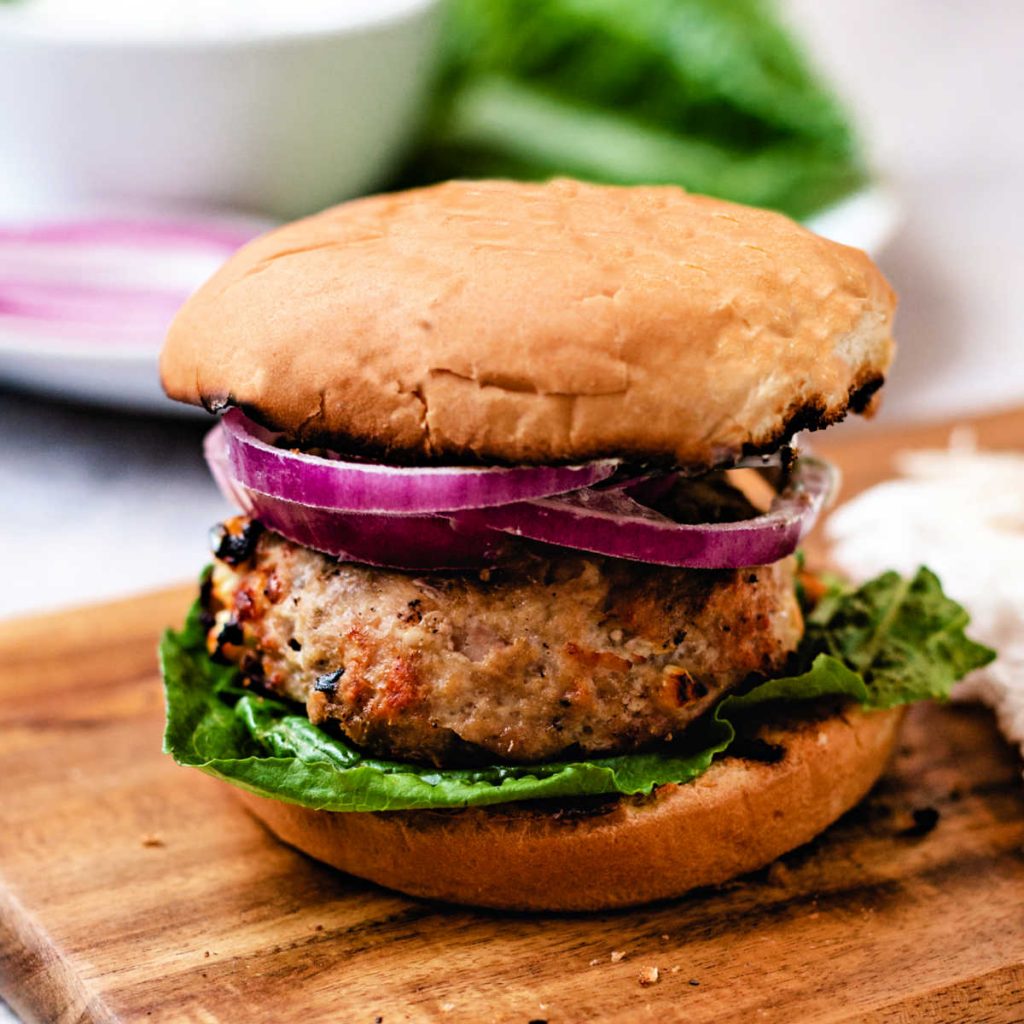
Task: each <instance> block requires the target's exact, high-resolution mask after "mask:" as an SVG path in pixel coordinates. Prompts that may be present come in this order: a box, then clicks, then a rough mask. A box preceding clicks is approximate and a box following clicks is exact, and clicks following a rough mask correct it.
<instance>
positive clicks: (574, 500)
mask: <svg viewBox="0 0 1024 1024" xmlns="http://www.w3.org/2000/svg"><path fill="white" fill-rule="evenodd" d="M834 482H835V473H834V470H833V469H832V467H831V466H829V465H828V463H825V462H822V461H820V460H818V459H811V458H802V459H799V460H798V461H797V462H796V464H795V466H794V469H793V475H792V477H791V480H790V484H789V486H788V487H787V488H786V490H785V491H784V492H783V493H782V494H780V495H779V496H778V497H777V498H776V500H775V501H774V502H772V507H771V509H770V510H769V511H768V512H766V513H765V514H764V515H760V516H757V517H756V518H754V519H745V520H741V521H740V522H735V523H702V524H699V525H690V524H681V523H676V522H673V521H672V520H671V519H669V518H667V517H666V516H663V515H662V514H661V513H660V512H656V511H655V510H654V509H651V508H648V507H647V506H646V505H642V504H640V503H639V502H638V501H635V500H634V499H633V498H632V497H630V496H629V495H628V494H627V493H625V492H623V491H622V490H598V489H594V488H587V489H584V490H579V491H573V492H572V493H571V494H563V495H559V496H557V497H554V498H544V499H541V500H538V501H526V502H516V503H515V504H511V505H505V506H502V507H501V508H494V509H482V510H478V511H475V512H466V513H461V514H460V515H459V520H460V522H462V523H463V524H465V525H474V526H491V527H493V528H494V529H496V530H502V531H504V532H506V533H510V534H513V535H515V536H518V537H527V538H529V539H531V540H538V541H544V542H545V543H548V544H557V545H559V546H561V547H569V548H577V549H580V550H583V551H593V552H595V553H597V554H602V555H610V556H612V557H614V558H625V559H629V560H631V561H637V562H647V563H650V564H653V565H671V566H677V567H682V568H690V569H738V568H742V567H744V566H750V565H768V564H770V563H772V562H776V561H778V560H779V559H780V558H784V557H785V556H786V555H790V554H792V553H793V552H794V551H795V550H796V547H797V545H798V544H799V542H800V538H801V537H803V536H804V534H805V533H807V531H808V530H810V529H811V527H812V526H813V525H814V522H815V520H816V519H817V518H818V514H819V512H820V511H821V509H822V507H823V505H824V504H825V502H826V500H827V499H828V498H829V497H830V495H831V494H832V492H833V489H834Z"/></svg>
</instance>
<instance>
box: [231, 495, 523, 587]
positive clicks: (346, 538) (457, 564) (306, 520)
mask: <svg viewBox="0 0 1024 1024" xmlns="http://www.w3.org/2000/svg"><path fill="white" fill-rule="evenodd" d="M247 497H248V499H249V501H248V509H247V511H248V512H249V514H250V515H252V516H254V517H255V518H257V519H259V521H260V522H261V523H263V525H264V526H266V527H267V528H268V529H271V530H273V531H274V532H275V533H279V534H281V536H282V537H287V538H288V540H290V541H294V543H296V544H302V545H303V546H304V547H307V548H313V550H314V551H322V552H323V553H324V554H325V555H332V556H333V557H335V558H339V559H341V560H342V561H344V562H362V563H363V564H365V565H377V566H386V567H388V568H390V569H475V568H481V567H483V566H487V565H493V564H494V562H495V561H496V559H497V558H498V556H499V555H500V554H501V551H502V549H503V548H504V547H506V546H507V541H506V540H505V538H504V535H503V534H501V533H497V532H495V531H494V530H489V529H487V528H485V527H484V528H480V527H473V526H472V525H466V526H463V525H462V524H460V523H458V522H456V521H454V520H452V519H448V518H445V517H444V516H431V515H422V516H389V515H383V514H381V513H379V512H339V511H338V510H337V509H326V508H315V507H314V506H312V505H300V504H299V503H298V502H295V501H286V500H285V499H283V498H273V497H271V496H270V495H268V494H260V493H259V491H248V492H247Z"/></svg>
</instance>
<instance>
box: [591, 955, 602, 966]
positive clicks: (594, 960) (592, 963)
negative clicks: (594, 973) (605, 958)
mask: <svg viewBox="0 0 1024 1024" xmlns="http://www.w3.org/2000/svg"><path fill="white" fill-rule="evenodd" d="M600 962H601V958H600V957H597V956H595V957H594V959H593V960H591V961H590V966H591V967H596V966H597V965H598V964H599V963H600Z"/></svg>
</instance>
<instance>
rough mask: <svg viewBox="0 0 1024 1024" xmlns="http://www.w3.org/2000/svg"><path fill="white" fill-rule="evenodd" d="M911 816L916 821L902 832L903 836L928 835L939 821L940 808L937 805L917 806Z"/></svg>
mask: <svg viewBox="0 0 1024 1024" xmlns="http://www.w3.org/2000/svg"><path fill="white" fill-rule="evenodd" d="M910 816H911V817H912V818H913V819H914V823H913V824H912V825H910V826H909V827H908V828H905V829H903V831H902V832H900V835H901V836H911V837H913V838H917V837H918V836H926V835H928V833H929V832H931V831H932V829H934V828H935V826H936V825H938V823H939V810H938V808H937V807H915V808H914V809H913V810H912V811H911V812H910Z"/></svg>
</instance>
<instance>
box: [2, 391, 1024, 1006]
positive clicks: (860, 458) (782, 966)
mask: <svg viewBox="0 0 1024 1024" xmlns="http://www.w3.org/2000/svg"><path fill="white" fill-rule="evenodd" d="M979 432H980V435H981V437H982V439H983V440H984V441H985V442H986V443H989V444H992V445H996V446H1001V447H1019V448H1024V411H1021V412H1016V413H1011V414H1007V415H1003V416H997V417H992V418H989V419H987V420H984V421H981V422H980V423H979ZM946 433H947V431H946V430H945V429H942V428H934V429H931V430H915V431H910V432H905V433H903V434H901V435H899V436H893V435H888V434H886V435H883V434H877V435H872V434H864V435H859V436H855V437H854V439H853V440H849V441H844V442H842V443H839V444H834V445H832V446H831V449H830V452H831V454H832V455H833V456H834V457H835V458H836V459H837V460H838V461H839V462H840V463H841V465H842V466H843V467H844V469H845V471H846V478H847V493H850V492H851V491H854V490H857V489H859V488H860V487H862V486H864V485H866V484H868V483H871V482H873V481H875V480H877V479H880V478H881V477H883V476H884V475H886V473H888V472H889V464H890V458H891V455H892V453H893V452H894V450H895V449H896V448H898V447H900V446H903V445H905V444H910V445H920V444H935V443H940V444H941V443H943V442H944V440H945V436H946ZM965 543H969V538H965ZM191 597H192V588H191V587H189V588H184V589H178V590H174V591H167V592H164V593H159V594H154V595H151V596H147V597H142V598H138V599H135V600H130V601H123V602H120V603H116V604H108V605H103V606H99V607H91V608H84V609H80V610H77V611H71V612H65V613H62V614H57V615H52V616H46V617H41V618H33V619H28V620H23V621H15V622H10V623H6V624H2V625H0V994H2V995H3V996H4V998H5V999H6V1000H7V1001H8V1002H9V1003H10V1004H11V1006H12V1007H13V1008H14V1009H15V1010H16V1011H17V1012H18V1013H19V1014H20V1015H21V1016H22V1017H23V1018H25V1019H26V1020H28V1021H46V1022H62V1024H63V1022H76V1021H102V1022H114V1021H117V1022H121V1021H140V1022H141V1021H153V1022H157V1021H168V1022H170V1021H173V1022H179V1021H181V1022H197V1024H214V1022H239V1024H258V1022H264V1021H266V1022H275V1024H277V1022H283V1024H288V1022H293V1021H294V1022H302V1024H314V1022H321V1021H331V1022H334V1021H338V1022H350V1021H351V1022H366V1024H370V1022H375V1021H377V1022H384V1024H397V1022H400V1021H434V1020H437V1021H446V1022H448V1021H450V1022H463V1021H492V1020H493V1021H510V1022H518V1024H526V1022H528V1021H539V1020H546V1021H550V1022H551V1024H556V1022H557V1024H560V1022H577V1021H579V1022H582V1021H612V1020H615V1021H620V1020H626V1021H633V1020H659V1021H675V1020H686V1021H690V1022H709V1021H723V1022H724V1021H730V1022H731V1021H739V1020H742V1021H753V1020H757V1021H779V1022H786V1024H790V1022H794V1021H808V1020H810V1021H831V1022H838V1021H927V1022H954V1021H956V1022H961V1021H973V1022H1002V1021H1022V1020H1024V789H1022V786H1021V778H1020V765H1019V762H1018V760H1017V758H1016V757H1015V756H1014V754H1013V753H1012V752H1011V751H1010V750H1009V749H1008V748H1007V746H1006V745H1005V744H1004V743H1003V742H1002V741H1001V740H1000V738H999V736H998V734H997V732H996V730H995V727H994V725H993V723H992V720H991V716H990V715H989V714H988V713H987V712H985V711H983V710H981V709H979V708H973V707H972V708H964V707H942V708H939V707H920V708H916V709H914V710H913V712H912V713H911V714H910V716H909V718H908V721H907V724H906V727H905V731H904V734H903V743H902V746H901V747H900V750H899V754H898V756H897V758H896V760H895V762H894V764H893V765H892V767H891V769H890V770H889V771H888V773H887V774H886V776H885V777H884V779H883V780H882V782H881V783H880V784H879V786H878V787H877V788H876V790H875V792H874V793H873V794H872V796H871V797H870V798H869V799H868V800H867V801H866V802H865V803H864V804H863V805H862V806H861V807H860V808H858V809H857V810H855V811H853V812H852V813H850V814H849V815H847V816H846V817H845V818H843V819H842V820H841V821H840V822H839V823H838V824H837V825H836V826H834V827H833V828H832V829H830V830H829V831H828V832H827V833H826V834H825V835H824V836H823V837H821V838H819V839H818V840H817V841H816V842H814V843H812V844H811V845H809V846H807V847H805V848H803V849H800V850H798V851H796V852H795V853H793V854H791V855H789V856H787V857H785V858H783V859H782V860H781V861H780V862H778V863H776V864H775V865H774V866H773V867H771V868H770V869H768V870H765V871H762V872H759V873H758V874H755V875H753V876H750V877H747V878H745V879H743V880H741V881H739V882H736V883H734V884H732V885H729V886H726V887H725V888H723V889H720V890H715V891H706V892H701V893H698V894H696V895H692V896H690V897H689V898H686V899H683V900H679V901H675V902H671V903H664V904H660V905H657V906H653V907H649V908H646V909H643V910H638V911H631V912H618V913H610V914H601V915H593V916H557V917H529V916H521V915H508V914H496V913H482V912H475V911H471V910H463V909H454V908H450V907H444V906H439V905H434V904H430V903H425V902H419V901H415V900H411V899H406V898H404V897H402V896H398V895H394V894H391V893H388V892H385V891H383V890H380V889H377V888H375V887H373V886H372V885H369V884H366V883H363V882H360V881H356V880H354V879H351V878H348V877H345V876H342V875H339V874H336V873H334V872H332V871H330V870H328V869H326V868H323V867H321V866H319V865H318V864H316V863H314V862H312V861H310V860H307V859H306V858H304V857H303V856H301V855H299V854H297V853H294V852H293V851H291V850H290V849H288V848H286V847H283V846H281V845H279V844H277V843H276V842H274V841H272V840H271V839H270V838H269V837H268V835H267V834H266V833H265V832H264V831H263V829H262V828H261V827H260V826H259V825H258V824H257V823H256V822H255V821H254V820H253V819H251V818H250V817H249V816H248V815H247V814H246V813H245V812H244V811H242V810H241V808H240V807H239V806H237V805H236V803H235V802H234V800H233V799H232V796H231V794H230V792H229V791H228V790H227V788H226V787H223V786H221V785H220V784H218V783H217V782H215V781H213V780H211V779H208V778H206V777H205V776H203V775H201V774H199V773H198V772H195V771H190V770H186V769H181V768H177V767H176V766H175V765H174V764H173V763H172V762H171V761H170V759H169V758H167V757H165V756H164V755H162V754H161V753H160V731H161V720H162V705H161V694H160V687H159V683H158V680H157V675H156V662H155V645H156V640H157V635H158V633H159V632H160V630H161V628H162V627H163V626H164V625H166V624H169V623H178V622H179V621H180V619H181V617H182V615H183V613H184V611H185V608H186V606H187V604H188V603H189V601H190V600H191ZM924 809H934V811H937V812H938V814H939V817H938V822H937V824H936V825H935V827H934V828H933V829H932V830H931V831H927V832H925V830H924V828H923V827H922V826H923V825H924V824H927V821H926V818H927V814H928V812H926V813H925V814H924V815H921V814H919V815H918V827H915V819H914V816H913V812H914V811H915V810H916V811H922V810H924ZM922 833H923V834H922ZM623 954H624V955H623ZM652 967H657V968H658V971H659V980H658V981H657V982H656V983H654V984H650V985H642V984H641V983H640V981H639V978H640V976H641V974H642V973H645V974H646V972H648V970H649V969H650V968H652Z"/></svg>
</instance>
